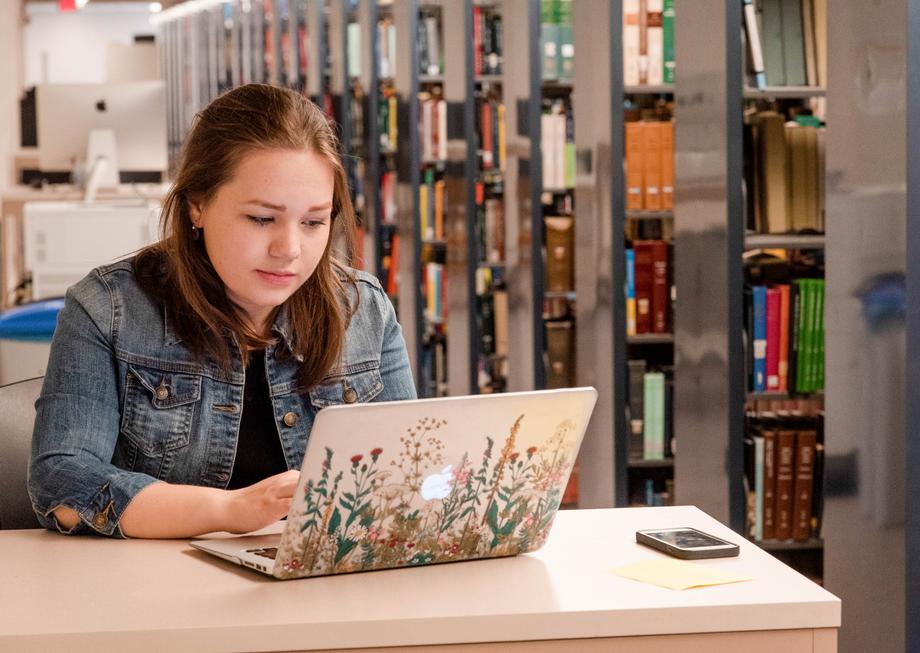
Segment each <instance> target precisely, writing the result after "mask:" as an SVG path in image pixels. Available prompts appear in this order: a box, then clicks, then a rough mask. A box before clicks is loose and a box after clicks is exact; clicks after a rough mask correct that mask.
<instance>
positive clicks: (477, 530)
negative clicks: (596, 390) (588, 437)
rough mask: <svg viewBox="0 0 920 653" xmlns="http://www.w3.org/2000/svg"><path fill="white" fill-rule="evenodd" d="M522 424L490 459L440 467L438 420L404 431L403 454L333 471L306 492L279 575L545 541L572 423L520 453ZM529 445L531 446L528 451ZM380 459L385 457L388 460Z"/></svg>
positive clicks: (483, 553)
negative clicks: (281, 572) (298, 534)
mask: <svg viewBox="0 0 920 653" xmlns="http://www.w3.org/2000/svg"><path fill="white" fill-rule="evenodd" d="M524 422H525V416H524V415H520V416H519V417H517V419H516V420H515V421H514V423H513V424H511V425H509V426H508V432H507V435H506V436H505V438H504V440H503V441H502V443H501V448H500V449H497V450H496V440H495V439H494V438H492V437H487V438H486V448H485V450H484V451H482V452H481V453H479V454H478V455H476V454H471V453H470V452H467V453H466V454H464V455H463V457H462V458H461V460H460V461H459V463H456V464H453V463H452V464H445V463H444V460H443V456H442V453H441V451H442V450H443V449H444V444H443V440H442V438H443V437H444V435H443V434H442V431H443V429H444V428H445V427H446V426H447V423H446V422H445V421H444V420H437V419H433V418H423V419H420V420H419V421H418V423H416V424H415V425H414V426H412V427H410V428H408V429H406V432H405V434H404V435H403V436H402V437H401V438H400V449H399V450H398V451H395V452H385V451H384V450H383V449H381V448H380V447H376V448H373V449H371V450H370V451H367V452H357V453H352V454H351V455H350V456H346V457H344V458H343V459H342V460H343V462H342V463H338V464H336V463H334V461H333V459H334V458H335V457H336V452H334V451H333V450H332V449H330V448H327V449H326V456H325V459H324V461H323V464H322V471H321V474H320V477H319V478H312V479H309V480H308V481H307V483H306V486H305V488H304V494H303V505H304V510H303V513H302V515H301V516H300V517H299V518H298V519H297V524H296V525H297V527H298V529H299V532H300V533H301V534H302V538H301V539H297V538H285V541H283V542H282V544H281V548H280V550H279V552H278V559H279V560H280V561H282V568H283V570H284V575H287V576H302V575H319V574H328V573H338V572H346V571H360V570H371V569H379V568H387V567H394V566H402V565H419V564H427V563H432V562H448V561H451V560H462V559H465V558H472V557H498V556H506V555H515V554H518V553H521V552H523V551H528V550H531V549H534V548H537V547H538V546H540V545H541V544H542V543H543V541H544V540H545V539H546V536H547V534H548V531H549V527H550V525H551V523H552V518H553V516H554V514H555V511H556V510H557V509H558V507H559V502H560V501H561V499H562V492H563V490H564V487H563V485H564V483H565V480H566V473H567V471H568V469H569V467H570V466H571V463H572V457H573V456H574V455H575V423H574V422H573V421H572V420H565V421H562V422H560V423H559V424H558V425H557V426H556V428H555V430H554V432H553V434H552V435H551V436H550V437H549V438H547V439H546V441H545V442H543V443H541V444H532V445H531V446H528V447H526V448H524V449H522V448H521V447H520V446H519V443H520V441H521V440H522V437H521V429H522V426H523V424H524ZM528 444H529V443H528ZM385 454H386V455H385Z"/></svg>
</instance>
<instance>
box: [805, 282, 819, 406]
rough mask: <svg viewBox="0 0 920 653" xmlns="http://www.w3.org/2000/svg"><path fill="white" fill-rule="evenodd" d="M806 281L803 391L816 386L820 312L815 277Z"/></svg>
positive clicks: (811, 390) (809, 390)
mask: <svg viewBox="0 0 920 653" xmlns="http://www.w3.org/2000/svg"><path fill="white" fill-rule="evenodd" d="M806 281H808V295H809V299H808V302H809V311H808V321H809V323H808V344H807V349H808V359H807V360H808V365H807V367H806V368H805V391H806V392H814V391H815V390H817V386H818V314H819V313H820V306H819V304H818V302H819V296H818V295H819V289H818V280H817V279H806Z"/></svg>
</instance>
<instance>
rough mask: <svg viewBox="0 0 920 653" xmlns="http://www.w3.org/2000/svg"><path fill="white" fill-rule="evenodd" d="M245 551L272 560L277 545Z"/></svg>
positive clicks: (276, 553) (276, 552)
mask: <svg viewBox="0 0 920 653" xmlns="http://www.w3.org/2000/svg"><path fill="white" fill-rule="evenodd" d="M246 553H254V554H256V555H257V556H262V557H263V558H268V559H269V560H274V559H275V556H277V555H278V547H276V546H269V547H265V548H264V549H246Z"/></svg>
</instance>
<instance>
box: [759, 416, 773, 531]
mask: <svg viewBox="0 0 920 653" xmlns="http://www.w3.org/2000/svg"><path fill="white" fill-rule="evenodd" d="M761 435H762V436H763V532H762V534H761V536H762V538H763V539H765V540H770V539H773V538H774V537H775V536H776V431H774V430H772V429H764V430H763V431H762V432H761Z"/></svg>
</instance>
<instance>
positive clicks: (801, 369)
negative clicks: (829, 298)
mask: <svg viewBox="0 0 920 653" xmlns="http://www.w3.org/2000/svg"><path fill="white" fill-rule="evenodd" d="M807 282H808V279H796V280H795V285H796V286H798V287H799V314H798V317H797V323H798V324H797V329H796V331H797V333H796V342H795V349H796V365H795V391H796V392H807V391H808V389H807V384H806V381H805V378H806V369H807V367H808V344H809V341H810V337H809V335H808V327H809V325H810V323H811V321H810V320H809V318H808V316H809V311H810V298H811V292H810V291H809V286H808V283H807Z"/></svg>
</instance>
